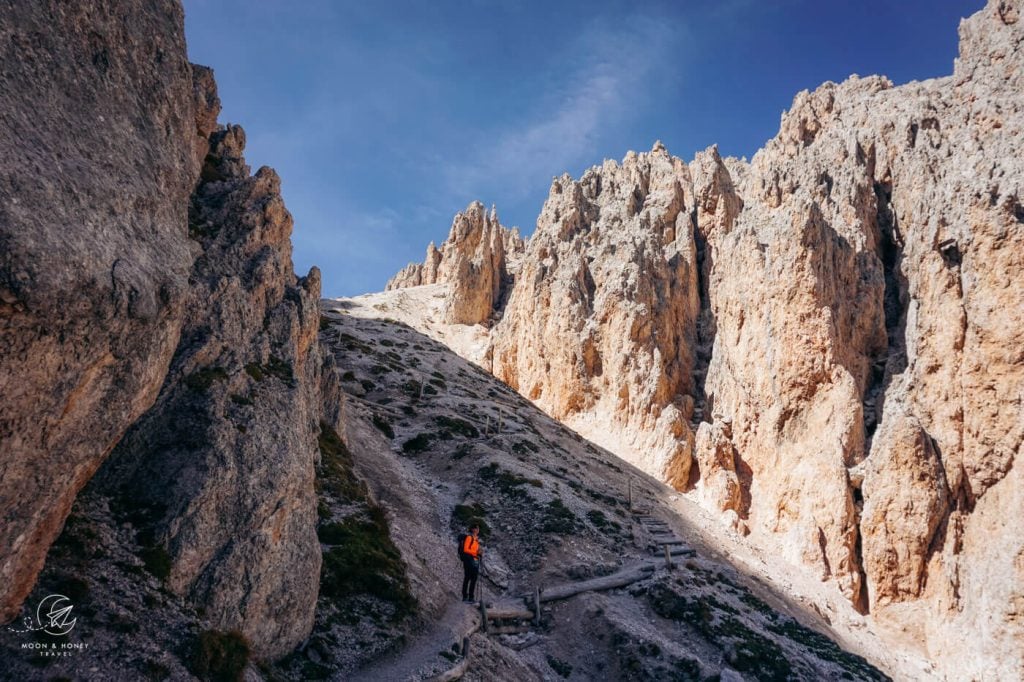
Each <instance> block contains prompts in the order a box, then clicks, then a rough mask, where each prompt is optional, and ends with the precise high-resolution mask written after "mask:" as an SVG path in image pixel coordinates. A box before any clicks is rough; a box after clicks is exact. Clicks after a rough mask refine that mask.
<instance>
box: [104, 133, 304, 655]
mask: <svg viewBox="0 0 1024 682" xmlns="http://www.w3.org/2000/svg"><path fill="white" fill-rule="evenodd" d="M244 144H245V135H244V133H243V131H242V129H241V128H240V127H238V126H229V127H227V128H226V129H222V130H219V131H217V132H214V133H213V135H212V137H211V148H210V152H209V154H208V155H207V156H206V160H205V163H204V165H203V170H202V180H201V181H200V183H199V185H198V187H197V188H196V190H195V192H194V193H193V195H192V203H191V208H190V211H189V227H190V232H191V235H192V238H193V240H194V242H195V250H196V252H197V254H198V256H197V258H196V261H195V263H194V265H193V268H192V276H191V286H190V288H189V304H188V306H187V312H186V314H185V320H184V325H183V327H182V332H181V342H180V343H179V345H178V350H177V353H176V354H175V357H174V359H173V360H172V362H171V368H170V372H169V374H168V377H167V380H166V381H165V383H164V386H163V388H162V389H161V392H160V396H159V397H158V398H157V402H156V405H154V407H153V408H152V409H151V410H150V411H149V412H147V413H146V414H145V415H143V417H142V418H141V419H139V420H138V421H137V422H136V423H135V424H134V425H133V426H132V427H131V429H130V430H129V431H128V433H127V434H126V435H125V437H124V438H123V439H122V441H121V442H120V443H119V444H118V446H117V448H116V449H115V450H114V452H113V454H112V455H111V457H110V459H109V460H108V461H107V462H106V464H105V465H104V466H103V468H102V469H101V470H100V472H99V474H98V475H97V481H96V484H97V486H98V487H99V489H100V490H101V491H103V492H104V493H106V494H108V495H109V496H110V497H112V498H113V499H115V500H131V503H132V505H133V507H134V508H135V510H134V512H133V514H132V522H133V524H134V526H135V527H136V530H137V532H138V533H139V534H140V535H141V536H143V537H144V543H145V544H148V545H151V546H153V547H159V548H162V549H163V550H165V551H166V552H167V554H168V557H169V560H170V570H169V575H168V577H167V585H168V587H169V588H170V589H171V590H173V591H174V592H176V593H178V594H180V595H182V596H187V597H188V598H189V599H190V600H191V601H192V602H194V603H198V604H203V605H204V609H205V612H206V614H207V616H208V617H209V618H210V620H211V621H212V624H213V625H214V626H215V627H217V628H218V629H221V630H238V631H240V632H242V634H244V635H245V636H246V638H247V639H248V640H249V642H250V643H251V644H252V645H253V647H254V649H255V651H256V652H257V653H258V655H259V656H260V657H261V658H274V657H279V656H282V655H284V654H286V653H288V652H289V651H291V649H292V648H294V646H295V645H296V644H298V643H299V642H300V641H301V640H302V639H303V638H304V637H305V636H306V635H307V634H308V633H309V631H310V628H311V627H312V622H313V609H314V605H315V602H316V595H317V586H318V583H319V576H320V551H319V542H318V541H317V538H316V532H315V523H316V495H315V493H314V488H313V478H314V464H315V460H316V457H317V443H316V441H317V435H318V433H319V427H318V422H319V420H320V409H321V407H320V405H321V393H320V383H321V364H322V362H321V357H320V350H319V346H318V344H317V331H318V325H319V307H318V306H319V297H320V273H319V271H318V270H316V269H315V268H314V269H313V271H312V272H310V274H309V275H308V276H307V277H305V278H303V279H300V280H298V281H296V278H295V276H294V274H293V273H292V262H291V242H290V235H291V228H292V220H291V216H290V215H289V214H288V212H287V210H285V207H284V203H283V202H282V200H281V195H280V180H279V179H278V177H277V175H276V174H275V173H274V171H272V170H270V169H269V168H261V169H259V171H257V173H256V174H255V175H253V176H250V174H249V167H248V166H247V165H246V164H245V161H244V158H243V156H242V152H243V148H244ZM226 520H230V521H229V522H227V523H226V522H225V521H226Z"/></svg>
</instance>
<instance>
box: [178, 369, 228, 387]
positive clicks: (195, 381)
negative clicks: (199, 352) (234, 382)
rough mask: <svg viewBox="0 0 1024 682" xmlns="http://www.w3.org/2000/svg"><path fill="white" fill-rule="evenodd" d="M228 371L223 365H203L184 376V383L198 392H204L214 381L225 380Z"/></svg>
mask: <svg viewBox="0 0 1024 682" xmlns="http://www.w3.org/2000/svg"><path fill="white" fill-rule="evenodd" d="M227 378H228V373H227V371H225V369H224V368H223V367H204V368H203V369H198V370H196V371H195V372H192V373H191V374H189V375H188V376H187V377H185V385H186V386H188V387H189V388H190V389H192V390H193V391H196V392H198V393H206V392H207V391H209V390H210V387H211V386H213V382H215V381H227Z"/></svg>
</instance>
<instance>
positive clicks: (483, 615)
mask: <svg viewBox="0 0 1024 682" xmlns="http://www.w3.org/2000/svg"><path fill="white" fill-rule="evenodd" d="M480 627H482V628H483V630H484V634H485V635H486V634H487V604H485V603H484V600H483V595H481V597H480Z"/></svg>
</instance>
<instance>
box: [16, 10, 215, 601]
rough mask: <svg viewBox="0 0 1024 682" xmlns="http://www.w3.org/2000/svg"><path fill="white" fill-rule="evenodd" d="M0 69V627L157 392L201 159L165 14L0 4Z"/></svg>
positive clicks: (174, 320)
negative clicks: (87, 487) (80, 498)
mask: <svg viewBox="0 0 1024 682" xmlns="http://www.w3.org/2000/svg"><path fill="white" fill-rule="evenodd" d="M0 62H2V63H3V70H2V74H0V110H2V111H3V112H4V113H3V117H2V121H0V394H2V395H3V400H0V442H2V443H3V454H2V457H0V620H2V621H6V620H8V619H10V618H12V617H13V616H14V615H15V614H16V613H17V609H18V607H19V605H20V603H21V601H22V599H23V598H24V597H25V595H26V594H27V593H28V591H29V590H30V589H31V587H32V584H33V582H34V580H35V576H36V574H37V573H38V571H39V569H40V568H41V566H42V563H43V559H44V557H45V554H46V550H47V548H48V547H49V545H50V543H51V542H52V541H53V539H54V538H55V537H56V536H57V534H58V533H59V531H60V529H61V526H62V525H63V523H64V519H65V517H66V516H67V513H68V510H69V509H70V507H71V503H72V501H73V500H74V497H75V494H76V493H77V492H78V490H79V489H80V488H81V487H82V486H83V485H84V484H85V483H86V481H88V480H89V478H90V477H91V476H92V474H93V472H94V471H95V470H96V468H97V467H98V466H99V465H100V463H101V462H102V461H103V459H104V458H105V457H106V455H107V453H108V452H109V451H110V449H111V448H112V447H113V446H114V445H115V443H117V441H118V439H120V437H121V435H122V434H123V433H124V431H125V429H126V428H128V426H129V425H130V424H131V423H132V422H133V421H134V420H135V419H136V418H138V416H139V415H140V414H142V413H143V412H144V411H145V410H146V409H147V408H148V407H149V406H150V405H151V404H152V403H153V400H154V399H155V398H156V395H157V392H158V391H159V389H160V385H161V384H162V383H163V379H164V375H165V373H166V371H167V366H168V363H169V362H170V360H171V356H172V354H173V353H174V348H175V347H176V346H177V343H178V333H179V329H180V326H181V318H182V314H183V304H184V302H185V299H186V296H187V288H188V281H187V277H188V271H189V266H190V264H191V262H192V256H191V254H190V253H189V248H188V245H187V239H186V223H187V211H188V196H189V192H190V191H191V190H192V187H193V185H194V183H195V179H196V175H197V173H198V170H199V166H198V162H197V158H201V156H202V154H203V153H205V150H201V151H199V150H197V148H196V147H195V142H196V140H197V139H198V138H197V135H196V130H197V120H196V117H195V115H194V105H193V84H192V78H191V69H190V66H189V63H188V61H187V60H186V58H185V45H184V34H183V30H182V14H181V7H180V6H179V4H178V3H176V2H166V1H158V2H141V1H136V2H132V1H131V0H129V1H128V2H123V3H119V4H118V6H117V7H114V6H108V5H105V4H103V3H70V4H69V3H63V2H56V1H54V2H31V3H9V4H8V5H7V6H5V7H4V10H3V12H2V13H0ZM213 115H214V117H216V113H215V112H214V114H213ZM199 125H203V123H199Z"/></svg>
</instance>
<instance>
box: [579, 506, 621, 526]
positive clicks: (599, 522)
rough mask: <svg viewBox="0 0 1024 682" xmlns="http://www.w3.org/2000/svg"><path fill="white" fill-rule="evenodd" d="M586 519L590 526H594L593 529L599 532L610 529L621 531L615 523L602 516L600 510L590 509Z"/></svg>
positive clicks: (602, 513)
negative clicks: (597, 529)
mask: <svg viewBox="0 0 1024 682" xmlns="http://www.w3.org/2000/svg"><path fill="white" fill-rule="evenodd" d="M587 518H588V519H589V520H590V522H591V523H592V524H594V527H595V528H599V529H600V530H606V529H609V528H611V529H614V530H616V531H618V530H621V529H622V526H621V525H619V523H618V522H617V521H612V520H611V519H609V518H608V517H607V516H605V515H604V512H603V511H601V510H600V509H591V510H590V511H588V512H587Z"/></svg>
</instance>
